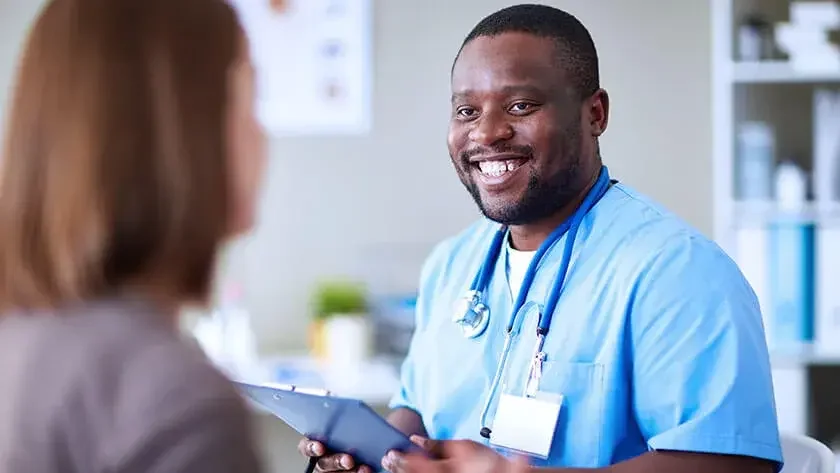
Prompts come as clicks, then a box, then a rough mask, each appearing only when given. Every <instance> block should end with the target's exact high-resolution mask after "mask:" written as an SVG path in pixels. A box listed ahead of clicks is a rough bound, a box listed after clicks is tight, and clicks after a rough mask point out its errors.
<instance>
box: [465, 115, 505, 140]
mask: <svg viewBox="0 0 840 473" xmlns="http://www.w3.org/2000/svg"><path fill="white" fill-rule="evenodd" d="M469 137H470V141H472V142H473V143H476V144H478V145H481V146H492V145H494V144H496V143H498V142H500V141H506V140H509V139H511V138H512V137H513V127H512V126H511V125H510V122H509V121H508V120H507V118H506V117H505V116H504V114H502V113H485V114H484V115H482V116H481V118H479V119H478V120H476V121H475V122H473V128H472V130H470V135H469Z"/></svg>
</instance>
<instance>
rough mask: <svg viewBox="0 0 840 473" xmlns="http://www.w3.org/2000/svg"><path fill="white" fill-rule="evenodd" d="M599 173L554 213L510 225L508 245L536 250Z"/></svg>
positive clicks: (582, 198) (584, 194)
mask: <svg viewBox="0 0 840 473" xmlns="http://www.w3.org/2000/svg"><path fill="white" fill-rule="evenodd" d="M598 175H599V173H595V175H594V176H593V177H592V178H591V179H590V180H589V182H588V183H587V184H586V186H584V188H583V190H581V191H580V192H579V193H578V195H577V196H576V197H575V198H574V199H572V201H571V202H569V203H568V204H567V205H566V206H564V207H563V208H562V209H560V210H559V211H557V212H556V213H555V214H554V215H552V216H550V217H548V218H545V219H542V220H540V221H538V222H534V223H527V224H524V225H511V226H510V245H511V246H512V247H513V248H514V249H516V250H519V251H536V250H537V249H538V248H539V247H540V245H542V243H543V242H544V241H545V240H546V238H548V236H549V235H550V234H551V232H553V231H554V230H555V229H556V228H557V227H559V226H560V224H562V223H563V222H565V221H566V219H568V218H569V217H571V216H572V214H574V213H575V211H576V210H577V209H578V207H580V205H581V203H583V200H584V199H585V198H586V195H587V194H589V191H590V190H591V189H592V187H593V186H594V185H595V182H597V180H598Z"/></svg>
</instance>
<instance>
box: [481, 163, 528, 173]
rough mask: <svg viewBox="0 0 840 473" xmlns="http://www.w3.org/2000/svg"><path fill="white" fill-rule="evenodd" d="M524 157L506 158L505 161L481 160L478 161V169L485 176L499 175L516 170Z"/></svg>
mask: <svg viewBox="0 0 840 473" xmlns="http://www.w3.org/2000/svg"><path fill="white" fill-rule="evenodd" d="M524 163H525V160H524V159H508V160H505V161H481V162H479V163H478V170H479V171H481V174H484V175H485V176H487V177H501V176H503V175H505V174H506V173H509V172H513V171H516V170H517V169H518V168H519V167H520V166H522V164H524Z"/></svg>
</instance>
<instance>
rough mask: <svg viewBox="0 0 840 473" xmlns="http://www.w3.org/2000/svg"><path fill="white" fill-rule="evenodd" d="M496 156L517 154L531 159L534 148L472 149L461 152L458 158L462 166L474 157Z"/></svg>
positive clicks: (514, 146) (518, 146)
mask: <svg viewBox="0 0 840 473" xmlns="http://www.w3.org/2000/svg"><path fill="white" fill-rule="evenodd" d="M496 154H519V155H522V156H525V157H528V158H530V157H532V156H533V155H534V148H532V147H530V146H525V145H508V144H506V145H499V146H493V147H490V148H485V147H481V148H472V149H468V150H464V151H461V153H460V154H459V158H460V159H461V162H462V163H464V164H468V163H469V162H470V159H472V158H474V157H476V156H493V155H496Z"/></svg>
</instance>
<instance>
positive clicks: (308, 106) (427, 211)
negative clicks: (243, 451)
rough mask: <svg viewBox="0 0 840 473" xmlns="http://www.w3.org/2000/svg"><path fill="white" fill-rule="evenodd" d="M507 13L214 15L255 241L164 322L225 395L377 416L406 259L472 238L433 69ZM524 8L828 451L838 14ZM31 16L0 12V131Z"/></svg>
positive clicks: (839, 280) (838, 287)
mask: <svg viewBox="0 0 840 473" xmlns="http://www.w3.org/2000/svg"><path fill="white" fill-rule="evenodd" d="M512 3H513V2H510V1H500V0H457V1H451V0H425V1H423V2H416V1H408V0H306V1H304V0H296V1H295V0H286V1H270V0H237V1H236V2H235V4H236V6H237V8H238V9H239V10H240V12H241V15H242V18H243V21H244V23H245V25H246V29H248V34H249V35H250V36H251V41H252V49H253V54H254V57H255V60H256V62H257V66H258V68H259V73H260V79H259V80H260V84H259V86H260V107H261V114H262V118H263V120H264V122H265V125H266V128H267V129H268V131H269V132H270V133H271V136H272V138H271V162H270V165H269V171H268V175H267V176H266V183H265V189H264V193H263V196H262V208H261V218H260V222H259V225H258V227H257V228H256V229H255V231H254V232H253V233H252V234H251V235H250V236H248V237H247V238H245V239H243V240H240V241H238V242H236V243H234V244H233V245H232V246H231V247H230V248H228V249H227V251H226V253H225V255H224V261H223V264H222V265H221V266H220V268H219V275H218V280H219V284H218V298H217V303H216V307H215V308H214V310H213V311H212V313H210V314H203V313H187V314H185V317H184V329H185V331H186V332H187V333H190V334H192V335H194V336H195V337H196V338H197V339H198V340H199V342H200V343H201V344H202V346H204V348H205V349H206V350H207V351H208V353H209V354H210V355H211V356H212V357H213V358H214V359H215V360H217V361H218V362H219V365H220V366H222V367H223V368H224V369H226V370H228V371H229V372H230V373H231V375H232V376H235V377H240V378H247V379H258V380H260V381H262V382H274V383H287V384H298V385H305V386H308V387H319V386H320V387H326V388H329V389H331V390H333V391H335V392H337V393H340V394H344V395H349V396H357V397H360V398H363V399H365V400H367V401H368V402H369V403H371V404H373V405H375V406H378V407H379V408H381V409H384V405H385V403H386V402H387V399H388V398H389V397H390V395H391V393H392V392H393V391H394V390H395V389H396V383H397V378H396V376H397V369H398V367H399V363H400V361H401V359H402V357H403V356H404V354H405V350H406V349H407V343H408V339H409V337H410V335H411V330H412V324H413V319H412V317H413V304H414V297H415V292H416V289H417V287H416V285H417V279H418V275H419V270H420V267H421V265H422V263H423V260H424V258H425V257H426V255H427V254H428V252H429V251H430V250H431V248H432V246H433V245H434V244H435V243H436V242H438V241H440V240H441V239H443V238H445V237H447V236H449V235H452V234H453V233H455V232H458V231H459V230H461V229H462V228H464V227H465V226H467V225H468V224H469V223H471V222H472V221H473V220H474V219H475V218H477V217H478V213H477V209H476V207H475V205H474V203H473V202H472V200H471V198H470V197H469V195H468V194H467V192H465V191H464V189H463V188H462V186H461V184H460V183H459V181H458V180H457V178H456V176H455V174H454V171H453V170H452V168H451V165H450V163H449V157H448V155H447V152H446V148H445V135H446V128H447V122H448V115H449V70H450V67H451V64H452V60H453V58H454V55H455V53H456V52H457V50H458V47H459V46H460V44H461V41H462V40H463V37H464V36H465V35H466V34H467V32H468V31H469V30H470V29H471V28H472V27H473V26H474V25H475V23H476V22H478V21H479V20H480V19H481V18H482V17H484V16H485V15H487V14H489V13H491V12H493V11H495V10H496V9H499V8H502V7H505V6H508V5H510V4H512ZM542 3H547V4H551V5H554V6H557V7H560V8H563V9H565V10H567V11H569V12H571V13H573V14H575V15H576V16H578V17H579V18H580V19H581V20H582V22H583V23H584V24H585V25H586V26H587V27H588V28H589V29H590V31H591V33H592V35H593V37H594V40H595V43H596V45H597V47H598V49H599V53H600V58H601V77H602V86H603V87H604V88H606V89H607V90H608V91H609V93H610V96H611V103H612V109H611V120H610V126H609V129H608V130H607V133H606V134H605V136H604V137H603V139H602V154H603V156H604V160H605V162H606V164H607V165H608V166H609V167H610V170H611V173H612V174H613V175H614V176H616V177H617V178H618V179H620V180H621V181H623V182H625V183H627V184H629V185H631V186H634V187H636V188H638V189H639V190H641V191H642V192H644V193H647V194H649V195H651V196H652V197H653V198H655V199H656V200H658V201H660V202H661V203H663V204H664V205H665V206H666V207H668V208H669V209H671V210H672V211H674V212H676V213H677V214H679V215H680V216H682V217H683V218H685V219H686V220H687V221H689V222H690V223H691V224H693V225H694V226H696V227H697V228H698V229H699V230H700V231H702V232H703V233H705V234H707V235H708V236H710V237H712V238H714V239H715V240H716V241H718V242H719V243H720V245H721V246H722V247H723V248H724V249H725V250H726V251H727V252H728V253H729V254H730V255H731V256H732V257H733V258H735V259H736V261H738V263H739V264H740V266H741V268H742V270H743V271H744V273H745V274H746V275H747V277H748V278H749V280H750V282H751V283H752V285H753V286H754V288H755V290H756V293H757V294H758V296H759V299H760V302H761V305H762V309H763V312H764V315H765V319H766V320H765V324H766V327H767V332H768V342H769V343H770V346H771V351H772V354H773V355H772V356H773V367H774V378H775V384H776V388H775V389H776V399H777V408H778V412H779V417H780V422H781V424H782V425H781V426H782V429H784V430H786V431H792V432H799V433H807V434H809V435H813V436H815V437H817V438H818V439H820V440H822V441H823V442H825V443H827V444H829V445H832V446H833V447H835V450H840V414H838V413H840V376H838V374H840V370H838V368H837V366H840V217H838V216H840V212H838V210H837V209H838V207H840V141H839V139H840V133H838V131H840V95H838V94H840V50H839V49H838V46H837V41H836V38H835V34H836V30H838V29H840V7H838V4H837V3H835V2H831V1H819V0H818V1H816V2H799V1H794V2H792V1H786V0H753V1H750V0H672V1H662V0H596V1H593V0H564V1H560V0H558V1H551V2H542ZM40 6H41V2H40V0H0V107H3V109H5V108H6V105H7V103H8V90H9V87H10V84H11V81H12V78H13V73H14V68H15V63H16V60H17V56H18V53H19V48H20V45H21V41H22V40H23V38H24V35H25V33H26V31H27V28H28V27H29V25H30V22H31V20H32V18H33V17H34V15H35V14H36V13H37V11H38V9H39V8H40ZM335 340H339V343H333V341H335ZM347 340H354V341H355V342H353V343H348V342H347ZM339 345H340V349H339V350H336V349H335V347H336V346H339ZM254 415H255V418H256V419H258V421H257V426H258V428H259V432H260V439H261V442H262V444H263V446H264V452H265V455H266V459H267V461H269V462H271V464H272V465H273V466H274V467H275V471H281V470H282V471H285V468H284V467H286V468H288V467H289V465H296V464H297V463H301V467H302V466H303V463H302V460H301V459H298V458H297V456H296V455H295V445H296V443H297V437H296V435H295V434H294V433H293V432H291V431H290V429H288V428H286V427H285V426H284V425H283V424H282V422H280V421H279V420H275V419H273V418H271V417H270V416H268V415H265V414H264V413H262V412H261V411H260V410H259V409H256V408H255V411H254Z"/></svg>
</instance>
